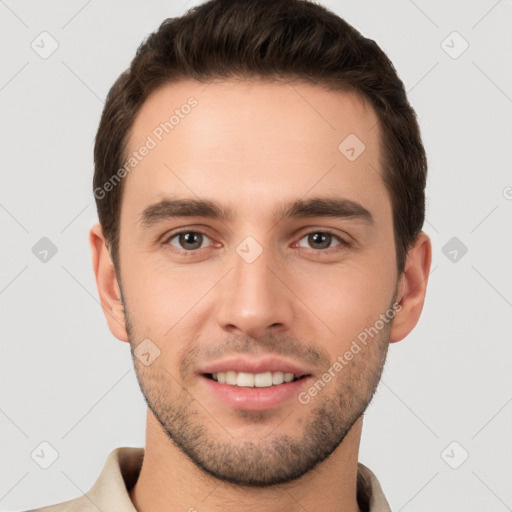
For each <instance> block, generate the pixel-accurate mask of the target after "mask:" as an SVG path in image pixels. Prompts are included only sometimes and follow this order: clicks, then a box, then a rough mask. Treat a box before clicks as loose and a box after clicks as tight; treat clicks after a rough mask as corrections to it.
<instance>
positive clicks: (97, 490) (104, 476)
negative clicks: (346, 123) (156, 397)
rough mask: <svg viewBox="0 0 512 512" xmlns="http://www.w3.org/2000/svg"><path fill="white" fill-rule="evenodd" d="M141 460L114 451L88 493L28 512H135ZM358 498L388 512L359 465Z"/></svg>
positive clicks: (126, 450) (129, 451)
mask: <svg viewBox="0 0 512 512" xmlns="http://www.w3.org/2000/svg"><path fill="white" fill-rule="evenodd" d="M143 458H144V448H130V447H120V448H116V449H115V450H114V451H112V452H111V453H110V455H109V456H108V458H107V461H106V462H105V466H104V467H103V470H102V471H101V473H100V476H99V477H98V479H97V480H96V482H95V484H94V485H93V486H92V488H91V490H90V491H89V492H88V493H86V494H84V495H83V496H80V497H79V498H76V499H74V500H70V501H65V502H64V503H59V504H57V505H50V506H47V507H43V508H38V509H33V510H30V511H27V512H98V510H103V511H105V512H137V510H136V509H135V507H134V506H133V504H132V502H131V500H130V496H129V495H128V491H129V490H130V489H131V488H132V487H133V486H134V485H135V482H136V481H137V479H138V477H139V473H140V470H141V467H142V459H143ZM357 498H358V501H359V507H360V508H361V510H362V511H363V512H391V509H390V508H389V505H388V502H387V500H386V497H385V496H384V493H383V492H382V489H381V487H380V484H379V482H378V480H377V478H376V476H375V475H374V474H373V473H372V472H371V471H370V470H369V469H368V468H367V467H366V466H364V465H363V464H361V463H359V464H358V469H357Z"/></svg>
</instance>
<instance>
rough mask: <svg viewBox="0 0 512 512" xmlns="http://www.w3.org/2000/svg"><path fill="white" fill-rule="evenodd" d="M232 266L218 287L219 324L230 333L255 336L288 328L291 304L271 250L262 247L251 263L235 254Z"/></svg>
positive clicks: (280, 270)
mask: <svg viewBox="0 0 512 512" xmlns="http://www.w3.org/2000/svg"><path fill="white" fill-rule="evenodd" d="M233 265H234V268H233V269H232V270H231V272H229V273H228V275H227V276H226V279H224V280H223V282H222V286H221V289H220V290H219V292H220V294H219V295H218V299H219V304H218V308H217V315H218V322H219V325H220V327H221V328H222V329H224V330H225V331H227V332H229V333H230V334H244V335H246V336H250V337H252V338H254V339H258V338H260V337H263V336H264V335H265V334H268V333H269V332H271V333H276V334H277V333H282V332H285V331H287V330H289V329H290V327H291V325H292V322H293V319H294V305H293V300H292V299H293V293H292V292H291V290H290V288H289V285H288V284H287V280H288V279H287V276H286V275H285V274H286V272H285V271H283V268H285V267H284V265H281V264H280V262H279V261H278V260H277V258H276V257H274V256H273V255H272V254H271V251H270V250H263V252H262V253H261V254H260V255H259V256H258V257H257V258H256V260H254V261H252V262H248V261H246V260H245V259H244V258H243V257H241V256H239V254H237V253H235V255H234V257H233Z"/></svg>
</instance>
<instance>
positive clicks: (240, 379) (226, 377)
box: [212, 370, 297, 388]
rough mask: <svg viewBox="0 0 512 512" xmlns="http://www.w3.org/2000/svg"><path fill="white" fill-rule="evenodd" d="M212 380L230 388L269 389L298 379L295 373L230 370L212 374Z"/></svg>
mask: <svg viewBox="0 0 512 512" xmlns="http://www.w3.org/2000/svg"><path fill="white" fill-rule="evenodd" d="M212 378H213V380H216V381H217V382H220V383H221V384H229V385H230V386H239V387H246V388H268V387H270V386H277V385H279V384H283V383H284V382H292V381H293V380H295V379H296V378H297V377H296V376H295V375H294V374H293V373H283V372H265V373H247V372H235V371H233V370H229V371H227V372H217V373H212Z"/></svg>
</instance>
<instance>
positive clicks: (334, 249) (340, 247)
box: [163, 228, 351, 256]
mask: <svg viewBox="0 0 512 512" xmlns="http://www.w3.org/2000/svg"><path fill="white" fill-rule="evenodd" d="M183 233H195V234H199V235H203V236H205V237H207V238H210V239H211V237H210V236H208V234H206V233H205V232H204V231H201V230H199V229H183V230H180V231H176V232H173V233H172V234H170V235H169V236H166V237H165V239H164V241H163V244H164V246H165V247H166V248H168V249H169V250H170V251H172V252H173V253H175V254H178V255H185V256H194V255H195V254H197V253H198V252H199V251H200V250H201V249H207V247H202V248H200V249H192V250H189V251H187V250H185V249H181V250H179V249H178V248H176V247H175V246H172V245H171V244H170V243H169V242H170V241H171V240H172V239H173V238H175V237H177V236H178V235H181V234H183ZM316 233H322V234H328V235H331V236H333V237H334V238H336V239H337V240H338V241H339V242H340V243H339V244H338V245H335V246H334V247H328V248H327V249H311V248H310V249H309V250H311V251H313V252H315V253H316V254H317V255H320V256H324V255H325V256H327V255H330V254H331V253H332V252H337V251H339V250H344V249H347V248H349V247H350V246H351V244H350V243H349V242H347V241H346V240H344V239H343V238H341V237H340V236H339V235H337V234H336V233H335V232H334V231H333V230H330V229H328V228H322V229H314V230H312V231H308V232H306V233H304V234H303V235H302V236H301V237H300V238H299V240H298V242H300V241H301V240H302V239H303V238H304V237H307V236H309V235H312V234H316Z"/></svg>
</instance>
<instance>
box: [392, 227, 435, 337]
mask: <svg viewBox="0 0 512 512" xmlns="http://www.w3.org/2000/svg"><path fill="white" fill-rule="evenodd" d="M431 262H432V244H431V242H430V238H429V237H428V235H426V234H425V233H424V232H423V231H422V232H420V234H419V235H418V238H417V240H416V243H415V244H414V245H413V247H411V248H410V249H409V251H408V252H407V259H406V263H405V268H404V271H403V273H402V275H401V276H400V280H399V284H398V293H397V298H396V302H397V303H399V304H400V306H399V308H397V313H396V315H395V317H394V319H393V324H392V326H391V333H390V342H391V343H395V342H397V341H400V340H402V339H403V338H405V337H406V336H407V335H408V334H409V333H410V332H411V331H412V330H413V329H414V327H415V326H416V324H417V323H418V320H419V318H420V315H421V311H422V310H423V303H424V302H425V294H426V292H427V283H428V276H429V273H430V264H431Z"/></svg>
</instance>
